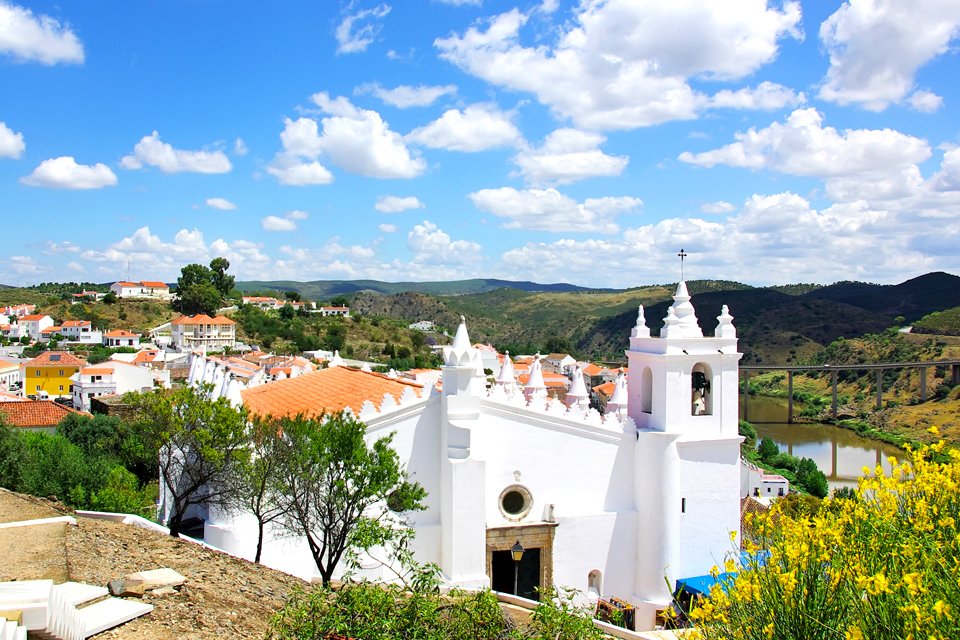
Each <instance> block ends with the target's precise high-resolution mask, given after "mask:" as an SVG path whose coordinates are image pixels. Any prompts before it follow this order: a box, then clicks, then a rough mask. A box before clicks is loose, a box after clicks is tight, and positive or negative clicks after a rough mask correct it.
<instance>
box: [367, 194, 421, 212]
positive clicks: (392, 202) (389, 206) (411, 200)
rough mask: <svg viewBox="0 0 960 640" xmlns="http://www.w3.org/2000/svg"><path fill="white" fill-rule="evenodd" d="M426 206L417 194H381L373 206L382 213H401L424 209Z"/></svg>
mask: <svg viewBox="0 0 960 640" xmlns="http://www.w3.org/2000/svg"><path fill="white" fill-rule="evenodd" d="M426 206H427V205H425V204H423V203H422V202H420V198H418V197H416V196H380V197H379V198H377V203H376V204H375V205H373V208H374V209H376V210H377V211H379V212H380V213H400V212H401V211H408V210H410V209H424V208H426Z"/></svg>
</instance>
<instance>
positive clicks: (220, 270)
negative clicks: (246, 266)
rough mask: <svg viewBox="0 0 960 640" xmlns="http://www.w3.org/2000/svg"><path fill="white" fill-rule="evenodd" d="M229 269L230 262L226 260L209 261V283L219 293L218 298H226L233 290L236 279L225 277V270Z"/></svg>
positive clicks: (215, 259)
mask: <svg viewBox="0 0 960 640" xmlns="http://www.w3.org/2000/svg"><path fill="white" fill-rule="evenodd" d="M229 268H230V261H229V260H227V259H226V258H214V259H213V260H211V261H210V271H211V280H210V283H211V284H212V285H213V286H214V288H216V290H217V291H219V292H220V297H222V298H226V297H228V296H229V295H230V291H232V290H233V285H234V283H235V280H236V278H234V277H233V276H228V275H227V269H229Z"/></svg>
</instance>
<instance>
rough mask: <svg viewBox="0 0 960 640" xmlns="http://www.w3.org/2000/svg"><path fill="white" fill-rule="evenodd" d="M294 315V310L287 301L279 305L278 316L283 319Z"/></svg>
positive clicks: (292, 317) (295, 313)
mask: <svg viewBox="0 0 960 640" xmlns="http://www.w3.org/2000/svg"><path fill="white" fill-rule="evenodd" d="M296 315H297V312H296V310H295V309H294V308H293V306H291V305H290V303H289V302H288V303H286V304H285V305H283V306H282V307H280V317H281V318H283V319H284V320H293V319H294V317H296Z"/></svg>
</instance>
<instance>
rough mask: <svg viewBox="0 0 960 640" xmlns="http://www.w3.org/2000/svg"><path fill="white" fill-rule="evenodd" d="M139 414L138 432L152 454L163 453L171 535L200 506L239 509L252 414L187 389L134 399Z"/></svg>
mask: <svg viewBox="0 0 960 640" xmlns="http://www.w3.org/2000/svg"><path fill="white" fill-rule="evenodd" d="M128 398H129V399H130V401H131V403H132V404H133V405H134V407H135V409H136V418H135V421H134V425H133V428H134V429H135V430H136V432H137V433H138V434H139V436H140V438H142V439H143V441H144V442H145V443H146V445H147V449H148V450H150V451H156V452H159V456H158V457H159V474H160V480H161V491H165V492H166V495H161V500H162V502H163V503H164V504H163V506H164V507H165V509H164V510H165V511H166V513H165V514H161V516H163V515H166V518H165V519H166V525H167V527H169V529H170V535H172V536H176V535H178V534H179V533H180V526H181V523H182V522H183V519H184V517H185V516H186V514H187V510H188V509H189V508H190V507H191V506H194V505H198V506H199V505H205V506H216V507H229V506H231V505H233V504H235V503H236V493H237V491H238V490H239V482H238V478H239V477H240V474H241V472H242V469H243V467H244V465H246V464H247V463H248V461H249V456H250V452H249V450H248V443H249V437H248V435H247V414H246V411H245V410H244V409H242V408H241V409H237V408H234V407H232V406H231V405H230V403H229V402H227V400H226V399H224V398H219V399H217V400H214V401H211V400H208V399H207V398H206V396H205V393H204V390H202V389H199V390H198V389H193V388H190V387H185V388H181V389H176V390H174V391H172V392H169V391H166V390H156V391H152V392H150V393H145V394H128Z"/></svg>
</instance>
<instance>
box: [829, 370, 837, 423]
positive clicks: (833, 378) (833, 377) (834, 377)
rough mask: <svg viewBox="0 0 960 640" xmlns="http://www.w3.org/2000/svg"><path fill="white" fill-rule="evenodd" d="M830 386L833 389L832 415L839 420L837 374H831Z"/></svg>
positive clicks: (832, 372) (834, 372)
mask: <svg viewBox="0 0 960 640" xmlns="http://www.w3.org/2000/svg"><path fill="white" fill-rule="evenodd" d="M830 385H831V386H832V387H833V402H832V403H831V405H830V415H831V416H833V419H834V420H836V419H837V372H836V371H831V372H830Z"/></svg>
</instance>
